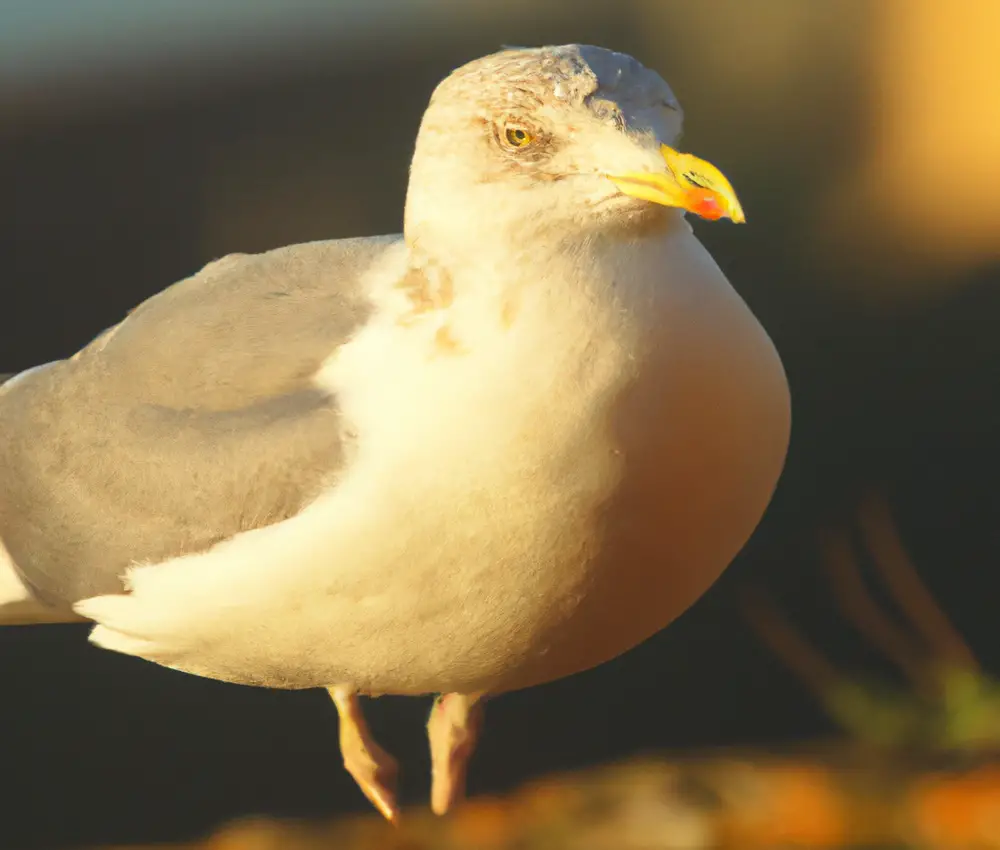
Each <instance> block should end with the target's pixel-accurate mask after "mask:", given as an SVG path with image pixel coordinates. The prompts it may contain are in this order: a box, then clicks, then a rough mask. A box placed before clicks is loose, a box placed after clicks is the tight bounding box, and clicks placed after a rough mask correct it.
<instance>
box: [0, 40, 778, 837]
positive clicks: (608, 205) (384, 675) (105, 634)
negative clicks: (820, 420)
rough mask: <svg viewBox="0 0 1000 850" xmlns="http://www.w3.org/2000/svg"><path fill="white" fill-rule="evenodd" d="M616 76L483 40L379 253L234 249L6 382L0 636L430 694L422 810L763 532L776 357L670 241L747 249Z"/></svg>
mask: <svg viewBox="0 0 1000 850" xmlns="http://www.w3.org/2000/svg"><path fill="white" fill-rule="evenodd" d="M681 125H682V110H681V107H680V104H679V103H678V101H677V99H676V97H675V96H674V94H673V92H672V91H671V89H670V87H669V86H668V85H667V84H666V83H665V82H664V80H663V79H662V78H661V77H660V76H659V75H658V74H657V73H655V72H654V71H652V70H649V69H647V68H645V67H644V66H643V65H641V64H640V63H639V62H638V61H637V60H635V59H634V58H632V57H630V56H627V55H624V54H621V53H616V52H612V51H610V50H606V49H603V48H599V47H593V46H587V45H563V46H548V47H541V48H517V49H505V50H502V51H500V52H498V53H495V54H492V55H489V56H485V57H483V58H479V59H476V60H475V61H472V62H470V63H468V64H466V65H464V66H462V67H460V68H458V69H457V70H455V71H454V72H452V73H451V74H450V75H449V76H448V77H446V78H445V79H444V80H443V81H442V82H441V83H440V84H439V85H438V86H437V88H436V89H435V91H434V92H433V95H432V97H431V99H430V102H429V105H428V106H427V109H426V112H425V113H424V115H423V119H422V121H421V124H420V128H419V131H418V134H417V138H416V144H415V148H414V151H413V156H412V162H411V169H410V177H409V184H408V189H407V195H406V203H405V213H404V217H403V232H402V234H395V235H388V236H376V237H367V238H350V239H335V240H330V241H318V242H311V243H307V244H299V245H292V246H289V247H283V248H278V249H276V250H272V251H268V252H266V253H261V254H254V255H247V254H233V255H229V256H225V257H223V258H221V259H217V260H215V261H214V262H211V263H209V264H208V265H207V266H205V267H204V268H203V269H201V271H199V272H197V273H196V274H194V275H193V276H192V277H189V278H187V279H185V280H183V281H181V282H179V283H175V284H174V285H172V286H169V287H167V288H166V289H164V290H163V291H161V292H159V293H158V294H156V295H154V296H153V297H151V298H149V299H148V300H146V301H145V302H143V303H142V304H140V305H139V306H138V307H137V308H136V309H134V310H133V311H132V312H131V313H129V315H128V316H127V317H126V318H125V319H124V320H123V321H122V322H120V323H119V324H117V325H114V326H113V327H111V328H109V329H108V330H106V331H104V332H103V333H101V334H100V335H99V336H97V337H96V338H95V339H94V340H93V341H92V342H91V343H90V344H89V345H87V346H86V347H85V348H83V349H82V350H80V351H79V352H77V353H76V354H74V355H72V356H71V357H68V358H67V359H63V360H59V361H55V362H53V363H48V364H44V365H42V366H38V367H35V368H33V369H30V370H28V371H27V372H22V373H20V374H18V375H16V376H14V377H13V378H10V379H9V380H7V381H6V382H5V383H4V384H3V385H2V386H0V435H2V438H0V623H3V624H27V623H51V622H63V621H65V622H70V621H80V620H83V621H88V622H90V623H91V624H92V628H91V630H90V632H89V639H90V641H91V642H92V643H93V644H96V645H97V646H99V647H103V648H105V649H108V650H113V651H116V652H121V653H126V654H128V655H133V656H137V657H139V658H143V659H146V660H148V661H151V662H154V663H157V664H160V665H163V666H166V667H169V668H173V669H176V670H182V671H186V672H188V673H191V674H194V675H198V676H204V677H208V678H211V679H217V680H221V681H226V682H234V683H241V684H246V685H254V686H261V687H269V688H288V689H301V688H324V689H326V690H327V691H328V692H329V694H330V695H331V697H332V699H333V702H334V703H335V705H336V708H337V711H338V714H339V718H340V747H341V751H342V755H343V760H344V765H345V767H346V769H347V770H348V771H349V772H350V774H351V775H352V776H353V777H354V779H355V780H356V782H357V783H358V785H359V786H360V788H361V790H362V791H363V792H364V793H365V794H366V795H367V797H368V798H369V800H370V801H371V802H372V803H373V804H374V805H375V807H376V808H377V809H378V810H379V811H380V812H381V813H382V815H384V816H385V817H386V818H387V819H389V820H390V821H396V820H397V818H398V817H399V811H400V809H399V803H398V801H397V797H396V792H395V780H396V775H397V770H398V765H397V764H396V762H395V760H394V759H393V758H392V757H391V756H390V755H389V754H388V753H387V752H385V751H384V750H383V749H382V748H381V747H380V746H379V745H378V743H377V742H376V741H375V740H374V739H373V737H372V735H371V732H370V731H369V728H368V726H367V725H366V723H365V719H364V716H363V713H362V705H363V704H362V702H361V698H362V697H366V696H378V695H381V694H402V695H413V696H417V695H428V694H430V695H435V700H434V703H433V707H432V709H431V712H430V717H429V720H428V723H427V734H428V737H429V745H430V749H431V755H432V790H431V807H432V809H433V811H434V812H436V813H438V814H443V813H445V812H447V811H448V810H449V809H450V808H452V807H453V806H454V805H455V804H456V803H457V802H458V801H459V800H461V799H462V797H463V794H464V788H465V777H466V772H467V767H468V762H469V759H470V757H471V756H472V752H473V750H474V747H475V744H476V741H477V738H478V736H479V734H480V732H481V727H482V721H483V706H484V702H485V700H486V699H487V698H488V697H493V696H496V695H498V694H502V693H504V692H509V691H512V690H515V689H521V688H527V687H530V686H533V685H538V684H541V683H545V682H550V681H552V680H555V679H558V678H561V677H564V676H568V675H571V674H575V673H577V672H580V671H583V670H586V669H589V668H593V667H594V666H596V665H599V664H601V663H603V662H606V661H608V660H610V659H612V658H614V657H616V656H618V655H620V654H621V653H623V652H625V651H627V650H628V649H630V648H632V647H634V646H636V645H637V644H639V643H640V642H642V641H644V640H645V639H647V638H649V637H650V636H651V635H653V634H654V633H656V632H658V631H659V630H661V629H662V628H664V627H665V626H667V625H668V624H669V623H670V622H671V621H672V620H674V619H675V618H676V617H677V616H678V615H679V614H681V613H682V612H683V611H684V610H686V609H687V608H688V607H689V606H690V605H691V604H692V603H693V602H694V601H695V600H696V599H698V597H699V596H700V595H701V594H702V593H703V592H704V591H705V590H706V589H707V588H708V587H709V586H710V585H711V584H712V583H713V582H714V581H715V580H716V578H717V577H718V576H719V575H720V574H721V572H722V571H723V570H724V569H725V567H726V566H727V565H728V564H729V563H730V562H731V560H732V559H733V558H734V556H735V555H736V554H737V553H738V551H739V550H740V549H741V548H742V547H743V545H744V544H745V543H746V541H747V539H748V538H749V536H750V535H751V533H752V532H753V530H754V528H755V526H756V525H757V524H758V522H759V521H760V518H761V516H762V515H763V513H764V511H765V509H766V507H767V504H768V502H769V501H770V499H771V496H772V494H773V491H774V488H775V486H776V484H777V481H778V478H779V476H780V474H781V470H782V466H783V464H784V460H785V455H786V451H787V447H788V440H789V429H790V400H789V391H788V385H787V381H786V377H785V373H784V370H783V367H782V364H781V360H780V358H779V356H778V354H777V352H776V350H775V347H774V345H773V344H772V342H771V340H770V339H769V337H768V335H767V334H766V332H765V331H764V329H763V328H762V327H761V325H760V323H759V322H758V321H757V319H756V318H755V317H754V315H753V314H752V313H751V311H750V310H749V308H748V307H747V305H746V304H745V303H744V301H743V300H742V299H741V298H740V296H739V295H738V294H737V293H736V291H735V290H734V289H733V288H732V286H731V285H730V283H729V282H728V280H727V279H726V277H725V275H724V274H723V273H722V272H721V271H720V269H719V267H718V266H717V264H716V263H715V262H714V261H713V259H712V257H711V256H710V254H709V253H708V252H707V250H706V249H705V248H704V247H703V245H702V244H701V242H699V240H698V239H697V237H696V236H695V235H694V232H693V229H692V226H691V224H690V222H689V221H688V219H687V217H686V215H687V214H688V213H690V214H692V215H694V216H698V217H700V218H703V219H706V220H717V219H729V220H731V221H732V222H737V223H739V222H743V221H744V213H743V209H742V207H741V205H740V202H739V200H738V199H737V196H736V193H735V191H734V190H733V187H732V185H731V184H730V183H729V181H728V180H727V179H726V178H725V176H724V175H723V174H722V173H721V172H720V171H719V170H718V169H717V168H716V167H715V166H713V165H711V164H710V163H708V162H706V161H705V160H702V159H699V158H698V157H696V156H694V155H692V154H688V153H682V152H681V151H680V150H678V149H677V147H676V145H677V141H678V138H679V136H680V132H681Z"/></svg>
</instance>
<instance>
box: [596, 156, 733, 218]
mask: <svg viewBox="0 0 1000 850" xmlns="http://www.w3.org/2000/svg"><path fill="white" fill-rule="evenodd" d="M660 153H661V154H662V156H663V161H664V163H665V164H666V170H665V171H662V172H659V171H631V172H628V173H626V174H609V175H608V179H609V180H611V182H612V183H614V184H615V185H616V186H617V187H618V188H619V190H620V191H622V192H623V193H624V194H626V195H629V196H631V197H633V198H640V199H642V200H644V201H652V202H653V203H654V204H663V205H664V206H667V207H679V208H680V209H682V210H687V211H688V212H692V213H694V214H695V215H699V216H701V217H702V218H707V219H710V220H712V221H715V220H717V219H720V218H728V219H731V220H732V221H734V222H736V223H737V224H742V223H743V222H744V221H746V216H745V215H744V214H743V207H742V206H740V202H739V199H738V198H737V197H736V191H735V190H734V189H733V187H732V184H731V183H730V182H729V181H728V180H727V179H726V177H725V175H724V174H723V173H722V172H721V171H719V169H718V168H716V167H715V166H714V165H712V163H710V162H706V161H705V160H703V159H698V157H696V156H693V155H691V154H689V153H679V152H678V151H675V150H674V149H673V148H671V147H668V146H667V145H661V146H660Z"/></svg>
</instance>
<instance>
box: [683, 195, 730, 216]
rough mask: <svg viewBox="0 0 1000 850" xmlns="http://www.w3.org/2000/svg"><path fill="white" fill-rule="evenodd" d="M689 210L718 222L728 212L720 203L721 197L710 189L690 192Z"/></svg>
mask: <svg viewBox="0 0 1000 850" xmlns="http://www.w3.org/2000/svg"><path fill="white" fill-rule="evenodd" d="M687 208H688V210H690V211H691V212H693V213H694V214H695V215H699V216H701V217H702V218H706V219H708V220H709V221H718V220H719V219H720V218H722V217H723V216H724V215H726V211H725V209H724V208H723V206H722V204H720V203H719V196H718V195H716V194H715V193H714V192H710V191H709V190H708V189H692V190H691V191H690V192H688V207H687Z"/></svg>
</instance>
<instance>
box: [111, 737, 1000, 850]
mask: <svg viewBox="0 0 1000 850" xmlns="http://www.w3.org/2000/svg"><path fill="white" fill-rule="evenodd" d="M170 846H172V847H176V848H181V847H183V848H189V850H327V848H345V850H347V848H350V850H375V848H379V850H382V848H386V849H388V848H393V850H403V848H406V850H425V848H426V850H480V848H482V850H508V848H510V850H513V849H514V848H517V850H534V848H538V850H543V848H544V850H563V848H565V850H640V848H641V850H659V849H660V848H662V849H663V850H700V848H720V850H721V848H734V850H751V848H775V847H786V848H792V847H802V848H855V847H856V848H861V847H868V848H870V847H894V848H895V847H899V848H906V847H914V848H916V847H920V848H925V850H930V848H935V850H937V848H941V850H964V848H970V850H971V849H972V848H976V850H986V848H995V847H997V848H1000V761H997V762H992V763H989V762H987V763H982V764H978V765H975V766H973V765H967V766H964V767H951V768H950V769H947V768H939V769H923V770H921V769H912V770H907V769H905V768H902V767H899V766H896V767H892V766H889V765H888V764H877V763H874V762H870V761H869V762H866V761H856V760H854V759H852V758H851V757H850V756H845V755H844V754H840V755H839V756H836V755H835V756H831V757H830V758H822V757H817V758H808V757H797V758H796V757H787V758H781V757H767V756H763V755H754V754H753V753H746V754H740V755H719V756H716V757H710V758H705V759H693V758H692V759H684V760H680V761H669V760H652V759H650V760H636V761H631V762H626V763H623V764H621V765H618V766H613V767H607V768H603V769H598V770H591V771H583V772H579V773H571V774H566V775H563V776H555V777H552V778H550V779H546V780H542V781H540V782H535V783H532V784H531V785H528V786H526V787H524V788H523V789H522V790H520V791H518V792H516V793H514V794H511V795H510V796H507V797H502V798H480V799H476V800H472V801H470V802H468V803H466V804H465V805H464V806H462V807H460V808H459V809H458V810H457V811H456V812H455V813H454V814H453V815H452V816H450V817H447V818H435V817H434V816H433V815H431V814H430V813H429V812H427V811H426V810H423V809H415V810H413V811H408V812H406V814H405V815H404V819H403V823H402V826H401V827H400V828H399V829H393V828H392V827H390V826H388V825H387V824H386V823H384V822H383V821H382V820H381V819H380V818H379V817H378V816H377V815H374V814H373V815H371V816H367V817H351V818H343V819H339V820H335V821H332V822H329V823H303V822H288V821H279V820H246V821H240V822H236V823H233V824H231V825H229V826H227V827H224V828H223V829H221V830H219V831H218V832H217V833H216V834H215V835H212V836H210V837H209V838H206V839H204V840H200V841H195V842H192V843H188V844H178V845H170ZM157 847H159V848H161V850H162V848H164V845H162V844H161V845H157ZM122 850H124V848H122ZM130 850H139V848H137V847H135V846H133V847H132V848H130ZM150 850H152V845H150Z"/></svg>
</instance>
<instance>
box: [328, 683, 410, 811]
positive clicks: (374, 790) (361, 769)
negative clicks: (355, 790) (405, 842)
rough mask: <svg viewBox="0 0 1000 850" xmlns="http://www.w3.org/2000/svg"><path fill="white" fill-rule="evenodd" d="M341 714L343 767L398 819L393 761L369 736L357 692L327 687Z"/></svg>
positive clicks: (343, 688)
mask: <svg viewBox="0 0 1000 850" xmlns="http://www.w3.org/2000/svg"><path fill="white" fill-rule="evenodd" d="M326 690H327V692H328V693H329V694H330V696H331V697H332V699H333V703H334V705H336V706H337V713H338V714H339V715H340V753H341V755H342V756H343V758H344V767H345V768H347V772H348V773H349V774H351V776H353V777H354V781H355V782H357V783H358V786H359V787H360V788H361V790H362V791H363V792H364V794H365V796H366V797H367V798H368V799H369V800H371V802H372V804H373V805H374V806H375V808H376V809H378V810H379V812H380V813H381V814H382V816H383V817H384V818H385V819H386V820H387V821H389V822H390V823H393V824H394V823H396V822H397V821H398V820H399V804H398V803H397V802H396V791H395V789H396V776H397V774H398V772H399V768H398V766H397V764H396V760H395V759H394V758H393V757H392V756H390V755H389V754H388V753H387V752H386V751H385V750H383V749H382V748H381V747H380V746H379V745H378V744H377V743H375V739H374V738H372V735H371V732H370V731H369V729H368V724H367V723H366V722H365V716H364V714H363V713H362V711H361V702H360V700H359V699H358V695H357V694H356V693H355V692H354V691H353V690H352V689H351V688H349V687H346V686H339V687H335V688H327V689H326Z"/></svg>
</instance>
